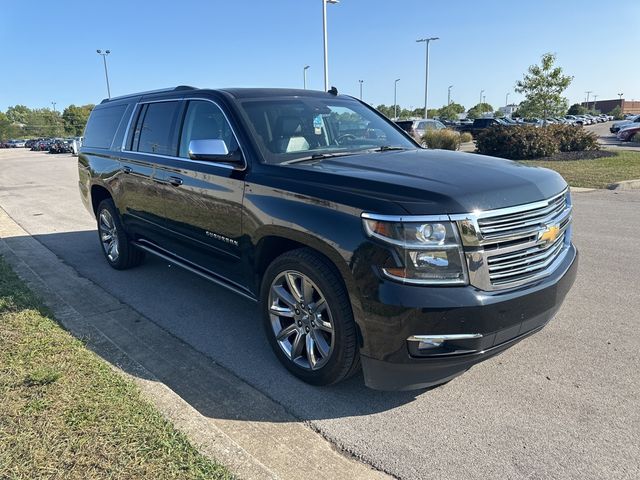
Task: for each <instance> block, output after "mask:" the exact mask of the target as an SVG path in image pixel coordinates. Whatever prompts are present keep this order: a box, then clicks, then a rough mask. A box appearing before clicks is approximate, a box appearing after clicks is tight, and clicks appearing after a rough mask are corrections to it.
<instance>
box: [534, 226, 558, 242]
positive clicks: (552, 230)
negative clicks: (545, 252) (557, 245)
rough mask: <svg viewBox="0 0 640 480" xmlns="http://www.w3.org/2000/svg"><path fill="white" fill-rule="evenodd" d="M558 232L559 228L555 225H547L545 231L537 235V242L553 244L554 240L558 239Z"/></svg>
mask: <svg viewBox="0 0 640 480" xmlns="http://www.w3.org/2000/svg"><path fill="white" fill-rule="evenodd" d="M559 232H560V228H559V227H558V226H557V225H547V226H546V229H544V230H543V231H542V232H540V233H538V241H539V242H546V243H550V242H553V241H554V240H555V239H556V238H558V233H559Z"/></svg>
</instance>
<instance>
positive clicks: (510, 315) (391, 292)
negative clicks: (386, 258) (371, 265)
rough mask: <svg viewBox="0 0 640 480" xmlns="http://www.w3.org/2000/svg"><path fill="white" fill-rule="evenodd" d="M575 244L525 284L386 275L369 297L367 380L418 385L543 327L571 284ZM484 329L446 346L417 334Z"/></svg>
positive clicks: (445, 377)
mask: <svg viewBox="0 0 640 480" xmlns="http://www.w3.org/2000/svg"><path fill="white" fill-rule="evenodd" d="M577 267H578V252H577V250H576V249H575V247H574V246H573V245H571V247H570V249H569V250H568V251H567V254H566V256H565V258H564V260H563V262H562V263H561V264H560V265H559V267H558V268H557V269H556V270H555V271H554V272H553V273H552V274H551V275H550V276H548V277H546V278H543V279H541V280H539V281H537V282H535V283H533V284H530V285H526V286H524V287H521V288H518V289H514V290H509V291H500V292H485V291H481V290H478V289H477V288H475V287H472V286H467V287H448V288H447V287H438V288H425V287H414V286H408V285H400V284H397V283H393V282H389V281H384V282H382V284H381V285H380V286H379V288H378V291H377V294H376V296H375V297H376V298H375V299H373V298H372V299H369V301H368V302H365V303H364V304H363V312H362V313H363V315H364V316H365V317H366V321H365V322H364V324H365V325H366V330H364V331H363V339H364V342H363V346H362V348H361V360H362V367H363V371H364V378H365V384H366V385H367V386H368V387H370V388H374V389H378V390H412V389H417V388H425V387H430V386H434V385H438V384H441V383H445V382H447V381H449V380H450V379H452V378H454V377H456V376H458V375H460V374H461V373H463V372H464V371H466V370H468V369H469V368H471V367H472V366H473V365H475V364H476V363H479V362H481V361H483V360H486V359H488V358H490V357H492V356H494V355H497V354H499V353H501V352H503V351H504V350H506V349H507V348H509V347H511V346H512V345H514V344H516V343H517V342H519V341H520V340H522V339H524V338H526V337H527V336H529V335H532V334H533V333H535V332H537V331H538V330H540V329H541V328H542V327H544V326H545V325H546V324H547V323H548V322H549V321H550V320H551V319H552V318H553V316H554V315H555V314H556V312H557V311H558V309H559V308H560V306H561V304H562V302H563V300H564V298H565V296H566V294H567V292H568V291H569V289H570V288H571V286H572V285H573V282H574V280H575V277H576V273H577ZM465 333H479V334H482V336H481V337H479V338H474V339H466V340H460V341H454V342H450V343H451V345H449V348H448V349H447V350H438V349H435V350H433V351H428V350H427V351H424V352H423V351H418V350H417V349H416V348H414V344H413V343H411V342H408V341H407V339H408V338H409V337H410V336H412V335H437V334H465Z"/></svg>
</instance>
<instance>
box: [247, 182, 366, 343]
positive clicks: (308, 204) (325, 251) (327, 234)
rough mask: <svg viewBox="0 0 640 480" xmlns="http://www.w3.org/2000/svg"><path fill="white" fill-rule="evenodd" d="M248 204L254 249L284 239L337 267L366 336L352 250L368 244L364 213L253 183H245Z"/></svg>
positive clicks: (251, 240) (248, 226) (248, 228)
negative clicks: (272, 239) (363, 225)
mask: <svg viewBox="0 0 640 480" xmlns="http://www.w3.org/2000/svg"><path fill="white" fill-rule="evenodd" d="M244 205H245V216H244V217H243V231H244V233H245V234H246V235H247V236H248V237H249V240H250V242H251V244H252V245H253V246H254V247H255V248H259V246H260V244H261V242H262V241H263V240H264V239H265V238H267V237H280V238H286V239H288V240H293V241H295V242H297V243H300V244H302V245H304V246H307V247H309V248H312V249H314V250H316V251H317V252H319V253H321V254H322V255H324V256H325V257H327V258H328V259H329V260H330V261H331V262H332V263H333V265H334V266H335V267H336V269H337V270H338V272H339V273H340V275H341V277H342V280H343V282H344V284H345V287H346V289H347V293H348V295H349V299H350V301H351V306H352V309H353V313H354V317H355V320H356V323H357V324H358V326H359V328H360V330H361V332H362V333H363V334H364V332H366V322H365V319H364V315H363V309H362V301H361V295H360V291H359V288H358V285H357V282H356V280H355V278H354V274H353V272H354V269H355V268H356V266H355V265H354V263H355V256H354V252H357V251H359V248H360V247H361V246H362V245H363V244H364V243H365V242H366V238H365V236H364V231H363V228H362V221H361V218H360V215H361V213H362V212H361V210H359V209H356V208H352V207H347V206H345V205H341V204H338V203H334V202H331V201H328V200H323V199H318V198H314V197H311V196H308V195H303V194H300V193H293V192H289V191H284V190H276V189H273V188H270V187H266V186H261V185H255V184H247V187H246V190H245V199H244Z"/></svg>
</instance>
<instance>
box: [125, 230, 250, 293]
mask: <svg viewBox="0 0 640 480" xmlns="http://www.w3.org/2000/svg"><path fill="white" fill-rule="evenodd" d="M145 243H146V242H145ZM149 243H150V242H149ZM133 244H134V245H135V246H136V248H139V249H140V250H143V251H145V252H148V253H150V254H151V255H155V256H156V257H159V258H162V259H163V260H166V261H167V262H171V263H172V264H174V265H177V266H178V267H181V268H184V269H185V270H188V271H189V272H191V273H195V274H196V275H198V276H200V277H202V278H204V279H205V280H209V281H210V282H213V283H215V284H216V285H220V286H221V287H224V288H226V289H228V290H231V291H232V292H234V293H237V294H238V295H242V296H243V297H244V298H247V299H249V300H252V301H254V302H257V301H258V299H257V298H256V297H255V296H253V295H252V294H251V293H249V292H247V291H246V290H244V289H242V288H240V287H237V286H235V285H233V284H231V283H229V282H227V281H225V280H223V279H222V278H220V277H218V276H217V275H215V274H213V273H209V272H208V271H206V270H203V269H200V268H198V267H196V266H195V265H192V264H191V263H189V262H187V261H186V260H182V259H180V258H179V257H176V256H174V255H172V254H170V253H169V252H167V253H164V252H161V251H159V250H158V249H156V248H154V247H152V246H148V245H145V244H143V243H141V242H133Z"/></svg>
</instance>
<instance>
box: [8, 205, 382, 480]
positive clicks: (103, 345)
mask: <svg viewBox="0 0 640 480" xmlns="http://www.w3.org/2000/svg"><path fill="white" fill-rule="evenodd" d="M0 255H2V256H3V257H4V258H5V260H6V261H7V262H8V263H9V264H10V265H11V266H12V268H13V269H14V270H15V271H16V272H17V274H18V275H19V276H20V278H22V279H23V280H24V281H25V282H26V283H27V284H28V285H29V287H30V288H31V289H32V290H34V291H35V292H36V293H37V294H38V295H39V296H40V297H41V298H42V299H43V300H44V302H45V303H46V304H47V306H49V307H50V308H51V309H52V311H53V312H54V314H55V317H56V319H57V320H58V321H59V322H60V323H61V324H62V325H63V326H64V327H65V328H66V329H67V330H69V331H70V332H71V333H72V334H73V335H75V336H76V337H78V338H81V339H82V340H83V341H85V342H86V344H87V346H88V348H90V349H91V350H93V351H94V352H96V353H97V354H98V355H100V356H101V357H102V358H104V359H105V360H106V361H108V362H109V363H111V364H112V365H114V366H115V368H117V369H118V370H119V371H121V372H123V374H125V375H128V376H129V377H130V378H132V379H133V380H134V381H135V382H136V384H137V385H138V386H139V387H140V389H141V390H142V392H143V394H144V395H145V396H146V397H147V398H148V399H149V400H150V401H151V402H152V403H153V404H154V405H155V406H156V407H157V408H158V409H159V410H160V411H161V412H162V413H163V414H164V415H165V416H166V417H167V418H168V419H169V420H170V421H171V422H173V424H174V425H175V426H176V428H178V429H179V430H181V431H183V432H184V433H186V434H187V435H188V437H189V438H190V439H191V441H192V442H193V443H194V445H195V446H196V447H197V448H198V449H199V450H200V451H201V452H202V453H203V454H205V455H207V456H210V457H212V458H215V459H216V460H218V461H219V462H221V463H223V464H225V465H226V466H227V467H228V468H229V469H230V470H231V471H232V472H234V473H235V474H236V475H238V476H239V477H241V478H250V479H275V478H278V479H299V478H323V479H334V478H335V479H345V478H349V479H353V480H358V479H382V478H390V477H389V476H387V475H386V474H383V473H381V472H379V471H376V470H373V469H372V468H371V467H369V466H368V465H365V464H363V463H360V462H359V461H357V460H356V459H354V458H352V457H348V456H345V455H343V454H342V453H340V452H338V451H337V450H336V449H335V448H334V447H333V446H332V444H331V443H330V442H328V441H327V440H325V439H324V438H323V437H322V436H320V435H319V434H317V433H316V432H314V431H313V430H312V429H311V428H309V427H308V426H307V425H305V424H303V423H301V422H300V421H299V420H298V419H296V418H294V417H293V416H292V415H290V414H289V413H288V412H287V411H286V410H285V409H284V408H283V407H282V406H281V405H279V404H277V403H276V402H274V401H272V400H271V399H269V398H268V397H266V396H265V395H264V394H262V393H260V392H259V391H258V390H256V389H255V388H253V387H251V386H250V385H248V384H247V383H245V382H243V381H242V380H240V379H238V378H237V377H236V376H234V375H233V374H231V373H230V372H228V371H227V370H226V369H224V368H223V367H221V366H219V365H217V364H215V362H213V361H212V360H211V359H209V358H207V357H206V356H204V355H202V354H201V353H199V352H197V351H196V350H194V349H193V348H192V347H190V346H189V345H187V344H186V343H184V342H182V341H181V340H179V339H177V338H176V337H174V336H173V335H171V334H169V333H168V332H166V331H165V330H163V329H162V328H160V327H158V326H157V325H156V324H155V323H153V322H152V321H150V320H149V319H147V318H146V317H144V316H142V315H140V314H139V313H138V312H136V311H135V310H134V309H133V308H131V307H130V306H128V305H126V304H124V303H121V302H120V301H119V300H117V299H116V298H115V297H113V296H112V295H110V294H109V293H107V292H106V291H104V290H103V289H102V288H100V287H99V286H97V285H95V284H94V283H92V282H91V281H89V280H87V279H85V278H83V277H81V276H79V275H78V273H77V272H76V271H75V270H74V269H73V268H71V267H69V266H68V265H65V264H64V263H63V262H62V261H61V260H60V259H59V258H58V257H57V256H56V255H54V254H53V253H52V252H51V251H50V250H48V249H47V248H46V247H44V246H43V245H42V244H41V243H39V242H38V241H37V240H35V239H34V238H32V237H31V236H30V235H29V234H28V233H27V232H26V231H24V230H23V229H22V228H21V227H20V226H19V225H18V224H17V223H16V222H14V221H13V220H12V219H11V218H10V217H9V215H7V213H6V212H5V211H4V210H2V209H1V208H0Z"/></svg>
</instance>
